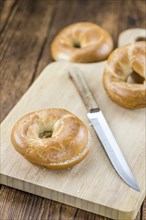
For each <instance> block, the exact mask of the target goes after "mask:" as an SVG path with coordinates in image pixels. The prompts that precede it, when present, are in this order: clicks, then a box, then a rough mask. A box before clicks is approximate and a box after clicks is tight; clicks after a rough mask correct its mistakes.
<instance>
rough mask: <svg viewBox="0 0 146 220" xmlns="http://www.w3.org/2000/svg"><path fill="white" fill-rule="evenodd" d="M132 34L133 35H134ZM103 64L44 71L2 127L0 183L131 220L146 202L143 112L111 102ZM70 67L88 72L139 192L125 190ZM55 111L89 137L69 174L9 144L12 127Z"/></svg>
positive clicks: (55, 65)
mask: <svg viewBox="0 0 146 220" xmlns="http://www.w3.org/2000/svg"><path fill="white" fill-rule="evenodd" d="M133 31H134V30H131V33H135V32H133ZM136 32H137V34H138V35H139V34H140V36H143V35H144V34H145V33H144V30H141V29H140V30H137V31H136ZM142 33H143V34H142ZM125 34H129V32H125ZM125 34H122V35H121V37H120V39H119V43H120V45H122V44H125V43H126V40H124V41H122V39H124V37H125ZM123 36H124V37H123ZM130 36H133V35H131V34H130ZM136 36H137V35H136ZM126 39H127V38H126ZM128 40H129V37H128ZM131 41H133V37H131ZM105 63H106V62H105V61H104V62H100V63H94V64H73V63H72V64H71V63H68V62H54V63H52V64H50V65H48V66H47V67H46V68H45V69H44V70H43V72H42V73H41V74H40V76H39V77H38V79H37V80H36V81H35V82H34V84H33V85H32V86H31V87H30V89H29V90H28V91H27V92H26V94H25V95H24V96H23V97H22V98H21V100H20V101H19V102H18V103H17V105H16V106H15V107H14V108H13V110H12V111H11V112H10V113H9V115H8V116H7V117H6V119H5V120H4V121H3V122H2V124H1V137H2V139H1V144H2V147H1V174H0V181H1V184H4V185H7V186H11V187H14V188H17V189H20V190H23V191H26V192H30V193H33V194H36V195H39V196H42V197H45V198H49V199H52V200H56V201H59V202H61V203H65V204H68V205H72V206H75V207H78V208H81V209H84V210H87V211H90V212H93V213H97V214H99V215H103V216H106V217H109V218H113V219H116V220H117V219H122V220H124V219H126V220H127V219H132V218H134V217H135V216H136V214H137V212H138V210H139V208H140V206H141V204H142V201H143V200H144V197H145V177H146V176H145V158H146V153H145V136H144V135H145V133H144V132H145V109H138V110H127V109H124V108H122V107H119V106H118V105H116V104H114V103H113V102H112V101H111V100H110V98H109V97H108V96H107V95H106V93H105V91H104V89H103V86H102V73H103V69H104V66H105ZM72 66H78V67H80V68H81V69H82V70H83V71H84V73H85V77H86V79H87V81H88V84H89V87H90V89H91V91H92V92H93V94H94V96H95V99H96V100H97V101H98V103H99V106H100V108H101V110H102V111H103V113H104V115H105V118H106V119H107V122H108V124H109V126H110V127H111V130H112V131H113V134H114V136H115V138H116V140H117V142H118V143H119V145H120V148H121V150H122V152H123V154H124V155H125V157H126V159H127V161H128V163H129V165H130V167H131V169H132V171H133V173H134V175H135V178H136V180H137V182H138V184H139V186H140V189H141V192H136V191H135V190H133V189H132V188H130V187H129V186H128V185H126V184H125V183H124V181H122V180H121V178H120V177H119V176H118V175H117V173H116V171H115V170H114V169H113V167H112V165H111V163H110V162H109V159H108V157H107V155H106V153H105V151H104V149H103V147H102V145H101V144H100V142H99V140H98V138H97V136H96V134H95V133H94V130H93V128H92V127H91V125H90V123H89V121H88V119H87V116H86V113H87V110H86V108H85V106H84V104H83V102H82V100H81V98H80V96H79V94H78V92H77V90H76V88H75V86H74V85H73V83H72V81H71V80H70V79H69V77H68V70H69V69H70V68H71V67H72ZM52 107H59V108H65V109H68V110H69V111H71V112H73V113H74V114H76V115H77V116H78V117H80V118H81V119H82V120H83V121H84V122H85V124H86V125H87V126H88V128H89V130H90V132H91V137H92V141H91V143H92V146H91V151H90V153H89V155H88V156H87V157H86V159H85V160H84V161H82V162H81V163H80V164H78V165H76V166H74V167H72V168H70V169H67V170H59V171H51V170H47V169H42V168H40V167H38V166H35V165H33V164H31V163H29V162H28V161H27V160H25V159H24V158H23V157H22V156H21V155H20V154H19V153H17V152H16V151H15V149H14V148H13V147H12V144H11V141H10V134H11V129H12V126H13V125H14V123H15V122H16V121H17V120H18V119H19V118H20V117H21V116H23V115H24V114H26V113H28V112H31V111H35V110H40V109H44V108H52Z"/></svg>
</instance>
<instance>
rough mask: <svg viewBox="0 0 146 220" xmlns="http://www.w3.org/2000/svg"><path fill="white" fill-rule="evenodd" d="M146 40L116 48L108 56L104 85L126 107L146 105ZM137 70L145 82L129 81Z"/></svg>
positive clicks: (112, 97) (113, 98) (132, 107)
mask: <svg viewBox="0 0 146 220" xmlns="http://www.w3.org/2000/svg"><path fill="white" fill-rule="evenodd" d="M145 68H146V42H145V41H141V42H136V43H133V44H129V45H126V46H123V47H120V48H118V49H116V50H114V51H113V52H112V53H111V55H110V56H109V58H108V61H107V65H106V67H105V70H104V74H103V85H104V88H105V90H106V91H107V93H108V95H109V96H110V97H111V99H112V100H113V101H114V102H115V103H117V104H119V105H120V106H123V107H125V108H131V109H134V108H142V107H146V69H145ZM133 72H136V73H137V74H138V75H139V76H140V77H141V78H142V79H143V83H141V84H140V83H128V82H127V79H128V77H129V75H130V74H132V73H133Z"/></svg>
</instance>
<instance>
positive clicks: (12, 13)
mask: <svg viewBox="0 0 146 220" xmlns="http://www.w3.org/2000/svg"><path fill="white" fill-rule="evenodd" d="M145 13H146V1H145V0H0V15H1V22H0V23H1V26H0V27H1V29H0V32H1V38H0V45H1V47H0V77H1V78H0V88H1V115H0V120H1V121H2V120H3V119H4V118H5V117H6V115H7V114H8V113H9V112H10V110H11V109H12V108H13V107H14V105H15V104H16V103H17V102H18V100H19V99H20V98H21V96H22V95H23V94H24V93H25V92H26V90H27V89H28V88H29V87H30V85H31V84H32V83H33V82H34V80H35V79H36V77H37V76H38V75H39V74H40V72H41V70H42V69H43V68H44V67H45V66H46V65H47V64H48V63H51V62H52V59H51V55H50V44H51V41H52V39H53V37H54V36H55V35H56V34H57V32H58V31H59V30H61V29H62V28H63V27H65V26H67V25H68V24H70V23H73V22H79V21H90V22H94V23H96V24H98V25H101V26H102V27H104V28H105V29H106V30H107V31H108V32H109V33H110V34H111V35H112V37H113V39H114V44H115V47H116V45H117V38H118V35H119V34H120V32H122V31H124V30H126V29H127V28H135V27H140V28H146V27H145V22H146V17H145ZM8 219H9V220H13V219H16V220H18V219H23V220H28V219H32V220H35V219H43V220H46V219H52V220H69V219H70V220H73V219H81V220H84V219H85V220H86V219H88V220H89V219H90V220H107V218H104V217H100V216H97V215H94V214H91V213H88V212H86V211H82V210H79V209H76V208H73V207H69V206H66V205H63V204H60V203H58V202H54V201H51V200H47V199H44V198H41V197H37V196H34V195H31V194H28V193H24V192H21V191H18V190H15V189H11V188H9V187H5V186H0V220H8ZM137 220H146V200H145V202H144V204H143V206H142V207H141V210H140V212H139V214H138V216H137Z"/></svg>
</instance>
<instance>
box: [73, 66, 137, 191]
mask: <svg viewBox="0 0 146 220" xmlns="http://www.w3.org/2000/svg"><path fill="white" fill-rule="evenodd" d="M69 76H70V78H71V79H72V81H73V82H74V84H75V86H76V88H77V90H78V92H79V94H80V96H81V98H82V100H83V102H84V104H85V106H86V108H87V110H88V111H89V112H88V113H87V117H88V119H89V121H90V122H91V124H92V125H93V128H94V130H95V132H96V134H97V136H98V138H99V140H100V142H101V143H102V145H103V147H104V149H105V151H106V153H107V156H108V157H109V159H110V161H111V164H112V165H113V167H114V169H115V170H116V172H117V173H118V174H119V176H120V177H121V178H122V179H123V180H124V181H125V183H127V184H128V185H129V186H130V187H132V188H133V189H135V190H136V191H139V192H140V188H139V186H138V184H137V182H136V179H135V177H134V175H133V173H132V171H131V169H130V168H129V165H128V163H127V162H126V159H125V158H124V155H123V154H122V152H121V150H120V147H119V145H118V144H117V142H116V140H115V138H114V136H113V134H112V132H111V129H110V127H109V126H108V124H107V122H106V120H105V117H104V115H103V113H102V112H101V110H100V108H99V107H98V105H97V103H96V101H95V99H94V97H93V95H92V93H91V91H90V89H89V87H88V85H87V82H86V80H85V78H84V76H83V74H82V72H81V70H80V69H79V68H77V67H73V68H71V69H70V71H69Z"/></svg>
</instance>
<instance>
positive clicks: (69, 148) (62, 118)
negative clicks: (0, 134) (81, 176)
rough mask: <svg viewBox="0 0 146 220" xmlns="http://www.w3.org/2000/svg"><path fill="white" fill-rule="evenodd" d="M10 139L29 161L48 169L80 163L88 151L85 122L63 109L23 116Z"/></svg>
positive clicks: (47, 110)
mask: <svg viewBox="0 0 146 220" xmlns="http://www.w3.org/2000/svg"><path fill="white" fill-rule="evenodd" d="M11 141H12V144H13V146H14V147H15V149H16V150H17V151H18V152H19V153H20V154H22V155H23V156H24V157H25V158H26V159H27V160H29V161H30V162H31V163H34V164H36V165H39V166H42V167H46V168H48V169H63V168H67V167H70V166H73V165H75V164H77V163H79V162H80V161H81V160H83V159H84V157H85V156H86V155H87V153H88V152H89V148H90V146H89V135H88V130H87V128H86V126H85V125H84V123H83V122H82V121H81V120H80V119H79V118H78V117H76V116H75V115H73V114H72V113H70V112H69V111H67V110H64V109H56V108H54V109H46V110H41V111H38V112H32V113H29V114H27V115H25V116H23V117H22V118H21V119H20V120H19V121H18V122H17V123H16V124H15V126H14V127H13V129H12V133H11Z"/></svg>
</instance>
